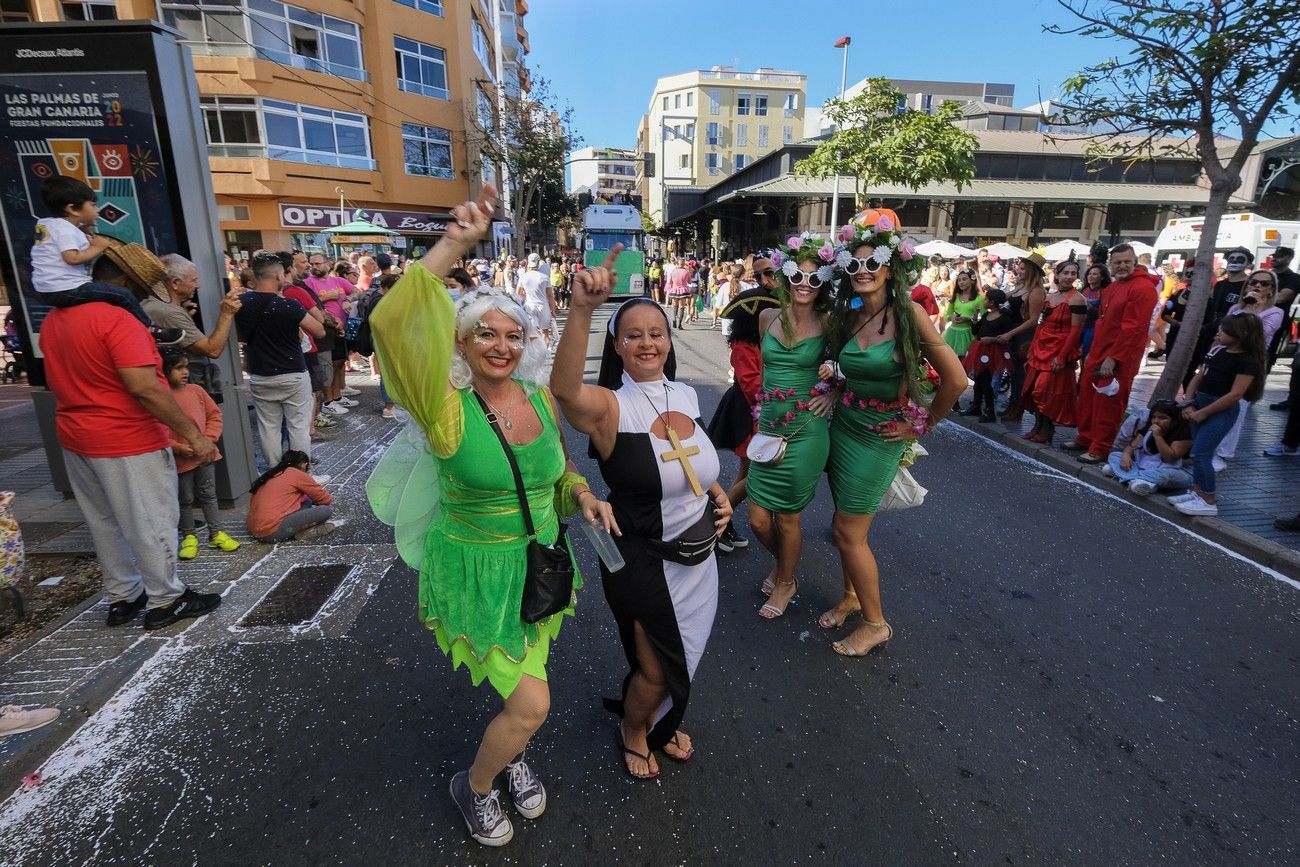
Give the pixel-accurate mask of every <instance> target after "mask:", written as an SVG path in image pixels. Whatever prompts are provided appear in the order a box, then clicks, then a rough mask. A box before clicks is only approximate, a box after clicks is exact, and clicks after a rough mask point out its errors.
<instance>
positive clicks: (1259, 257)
mask: <svg viewBox="0 0 1300 867" xmlns="http://www.w3.org/2000/svg"><path fill="white" fill-rule="evenodd" d="M1204 225H1205V218H1204V217H1181V218H1179V219H1175V220H1170V221H1169V224H1168V225H1167V226H1165V227H1164V228H1163V229H1161V230H1160V236H1159V237H1158V238H1156V252H1155V255H1154V256H1152V262H1154V263H1155V265H1156V266H1157V267H1160V266H1163V265H1172V266H1173V267H1174V270H1175V271H1177V272H1180V273H1181V272H1182V270H1183V265H1184V264H1186V262H1187V260H1188V259H1192V258H1195V256H1196V248H1197V247H1198V246H1199V245H1200V243H1201V229H1202V227H1203V226H1204ZM1298 237H1300V222H1296V221H1286V220H1270V219H1268V218H1267V217H1261V216H1259V215H1258V214H1224V215H1223V221H1222V222H1221V223H1219V236H1218V237H1217V238H1215V239H1214V267H1215V268H1222V267H1223V257H1224V254H1226V253H1227V251H1229V250H1232V249H1235V248H1237V247H1245V248H1246V249H1247V250H1249V251H1250V252H1251V253H1253V254H1254V255H1255V267H1256V268H1267V267H1269V265H1270V260H1271V259H1272V256H1273V251H1274V250H1276V249H1277V248H1278V247H1290V248H1292V249H1295V246H1296V240H1297V238H1298Z"/></svg>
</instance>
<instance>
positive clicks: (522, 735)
mask: <svg viewBox="0 0 1300 867" xmlns="http://www.w3.org/2000/svg"><path fill="white" fill-rule="evenodd" d="M495 198H496V191H495V190H493V189H492V188H491V187H486V188H485V190H484V197H483V199H481V200H480V201H478V202H467V203H465V204H464V205H461V206H460V207H458V208H456V209H455V211H454V212H453V216H454V218H455V219H454V221H452V222H451V223H450V225H449V227H448V232H447V234H446V235H445V236H444V237H443V239H442V240H440V241H439V242H438V244H437V245H436V246H435V247H434V248H433V250H431V251H430V252H429V254H428V255H427V256H425V257H424V259H423V260H422V261H421V262H419V263H416V264H414V265H412V266H411V267H410V268H409V269H408V270H407V272H406V274H405V275H404V276H403V277H402V279H401V280H399V281H398V283H397V285H396V286H394V287H393V288H392V289H390V290H389V292H388V294H387V295H385V296H384V300H383V302H382V303H381V304H379V305H377V306H376V307H375V309H374V311H373V312H372V313H371V314H370V323H371V330H372V332H373V334H374V339H375V346H376V349H377V352H378V355H379V361H380V366H381V367H382V369H383V371H384V384H385V387H386V388H387V390H388V392H389V393H390V394H392V396H393V397H394V399H395V400H396V401H397V403H399V404H400V405H401V406H402V407H404V408H405V409H406V410H407V411H408V412H410V414H411V416H412V419H413V425H412V426H410V427H408V429H407V431H406V432H405V433H404V434H403V435H402V436H400V437H399V438H398V440H397V442H395V443H394V445H393V446H392V447H390V449H389V451H388V452H387V453H386V454H385V456H384V458H383V460H382V461H381V462H380V464H379V465H378V466H377V467H376V468H375V471H374V473H373V474H372V476H371V478H370V480H369V482H368V483H367V486H366V487H367V493H368V494H369V496H370V501H371V505H372V507H373V508H374V510H375V514H376V515H377V516H378V517H379V518H380V519H381V520H383V521H384V522H385V523H390V524H392V525H394V527H395V528H396V536H397V543H398V548H399V550H400V552H401V554H402V557H403V559H405V560H406V562H407V563H408V564H410V565H412V566H413V567H416V568H418V569H419V570H420V583H419V616H420V619H421V621H423V623H424V624H425V626H427V627H428V628H429V629H430V630H432V631H433V633H434V636H435V637H436V638H437V641H438V646H439V647H440V648H441V649H442V651H443V652H444V653H446V654H447V655H448V656H450V657H451V659H452V663H453V666H455V667H458V666H460V665H462V664H463V665H464V666H465V667H466V668H468V669H469V673H470V676H471V678H472V679H473V681H474V683H475V684H476V685H477V684H479V683H481V682H482V681H483V679H484V678H486V679H487V680H489V681H490V682H491V684H492V686H493V688H494V689H496V691H497V692H498V693H500V694H501V697H502V698H503V699H504V700H505V703H504V707H503V708H502V710H501V712H500V713H499V714H498V715H497V716H496V717H495V718H494V719H493V720H492V721H491V722H490V723H489V724H488V727H487V730H486V732H485V733H484V735H483V740H482V742H481V743H480V745H479V749H478V754H477V756H476V757H475V759H474V763H473V765H472V766H471V767H470V769H469V770H468V771H461V772H460V773H458V774H456V775H455V776H454V777H453V778H452V781H451V794H452V798H453V799H454V800H455V801H456V804H457V806H458V807H459V808H460V810H461V813H462V815H463V816H464V818H465V822H466V824H467V825H468V826H469V829H470V834H471V836H472V837H473V838H474V839H475V840H476V841H478V842H479V843H482V844H484V845H487V846H502V845H504V844H506V843H508V842H509V841H510V839H511V838H512V836H513V834H514V831H513V828H512V826H511V824H510V820H509V819H508V818H507V817H506V816H505V813H504V811H503V810H502V808H501V804H500V800H499V794H498V791H497V789H496V785H495V781H496V777H497V775H498V774H500V773H501V771H502V770H505V771H506V776H507V784H508V790H509V793H510V797H511V800H512V801H513V803H514V806H515V810H516V811H517V812H518V813H519V814H520V815H523V816H524V817H526V818H530V819H532V818H536V817H537V816H540V815H541V814H542V811H543V810H545V808H546V790H545V788H544V787H543V786H542V784H541V782H540V781H539V780H538V779H537V776H536V775H535V774H534V773H533V771H532V769H531V768H530V767H529V766H528V765H527V764H526V763H525V762H524V748H525V746H527V744H528V741H529V738H531V737H532V735H533V734H534V733H535V732H536V731H537V730H538V729H539V728H540V727H541V725H542V723H543V722H544V721H545V719H546V715H547V713H548V711H549V709H550V691H549V688H548V686H547V682H546V681H547V677H546V660H547V655H548V653H549V651H550V644H551V641H552V640H554V639H555V637H556V636H557V635H558V634H559V632H560V626H561V622H562V620H563V618H564V616H565V615H569V616H572V615H573V607H572V605H570V607H569V608H568V609H566V610H565V611H563V612H561V613H559V614H555V615H552V616H551V617H548V618H545V619H543V620H541V621H539V622H537V623H535V624H534V623H526V622H525V621H524V620H523V619H522V617H521V616H520V605H521V601H522V596H523V587H524V579H525V574H526V571H527V561H526V549H527V545H528V539H527V536H526V531H525V529H524V521H523V514H522V511H521V509H520V506H519V499H518V493H517V488H516V485H515V481H514V474H513V472H512V470H511V468H510V462H509V461H508V460H507V459H506V456H505V452H504V451H503V450H502V444H501V442H500V440H499V439H498V438H497V436H496V434H495V433H494V432H493V430H492V427H491V425H490V423H489V420H488V416H489V412H490V413H491V415H492V416H493V417H495V419H496V421H497V423H498V424H499V425H500V427H501V429H502V433H503V434H504V435H505V438H506V440H507V441H508V443H509V446H510V448H511V449H512V450H513V452H514V455H515V457H516V461H517V463H518V465H519V467H520V471H521V474H522V477H523V487H524V490H525V492H526V496H527V499H528V505H529V511H530V512H531V514H532V518H533V523H534V525H535V528H536V532H537V540H538V541H539V542H541V543H542V544H548V545H549V544H552V543H554V542H555V541H556V540H557V538H558V536H559V529H560V525H559V520H560V516H561V515H567V514H571V513H574V512H578V511H581V512H582V513H583V517H584V518H586V519H587V520H590V521H596V522H599V523H600V524H601V525H602V526H604V527H606V528H607V529H612V530H614V531H617V527H616V526H615V525H614V523H613V517H612V512H611V511H610V508H609V505H608V504H607V503H604V502H601V501H599V500H598V499H597V498H596V497H595V496H594V495H593V494H592V493H591V490H590V488H589V487H588V485H587V481H586V479H584V478H583V477H582V476H581V475H579V474H578V473H577V471H576V470H575V468H574V466H573V464H572V463H571V462H570V461H569V460H568V458H567V453H566V450H565V446H564V438H563V434H562V432H561V429H560V426H559V423H558V421H557V418H558V416H557V414H556V411H555V406H554V403H553V402H552V400H551V396H550V392H549V391H548V390H547V389H546V388H545V387H544V386H542V385H541V384H540V383H539V379H540V377H541V376H542V375H543V374H544V371H545V356H546V350H545V347H544V344H543V343H542V341H541V340H540V339H539V335H537V334H536V328H535V327H534V326H533V325H532V320H531V318H530V317H529V316H528V314H527V312H526V311H525V310H524V308H523V307H522V306H520V304H519V303H518V301H516V300H515V299H514V298H513V297H512V296H511V295H509V294H508V293H506V292H503V291H501V290H496V289H490V288H488V289H484V290H481V291H479V292H474V293H467V294H466V295H465V296H463V297H462V298H461V300H460V301H459V303H458V304H456V305H454V306H453V303H452V300H451V296H450V295H449V294H448V292H447V290H446V287H445V286H444V285H443V283H442V280H441V278H440V276H439V275H442V274H445V273H447V271H448V270H449V269H450V268H451V267H452V265H453V263H454V262H455V260H456V259H457V258H458V257H460V256H462V255H464V254H465V253H466V252H468V251H469V250H471V249H472V248H473V246H474V244H476V243H477V242H478V241H479V240H481V239H483V238H484V237H486V236H487V235H488V233H489V231H490V229H491V215H492V208H493V206H494V204H495ZM480 400H481V401H483V404H486V406H487V407H488V408H489V410H488V411H487V412H485V411H484V409H483V404H480ZM575 574H576V573H575ZM574 584H575V587H574V590H575V592H576V590H577V589H578V587H579V586H580V585H581V579H580V578H578V577H575V581H574Z"/></svg>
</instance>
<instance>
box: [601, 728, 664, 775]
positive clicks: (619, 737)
mask: <svg viewBox="0 0 1300 867" xmlns="http://www.w3.org/2000/svg"><path fill="white" fill-rule="evenodd" d="M614 740H615V741H616V742H617V743H618V748H619V749H620V750H622V751H623V752H625V753H627V754H628V755H629V756H635V757H636V758H638V759H641V760H642V761H644V762H645V763H646V767H649V766H650V754H649V753H638V752H637V751H636V750H634V749H632V748H631V747H629V746H628V745H627V744H626V743H624V742H623V723H622V722H620V723H619V724H618V727H617V728H615V729H614ZM665 755H666V754H665ZM623 769H624V770H626V771H627V775H628V776H629V777H631V778H632V779H634V780H653V779H654V778H655V777H657V776H659V772H658V771H653V772H652V773H649V774H646V775H644V776H642V775H641V774H634V773H632V769H631V768H629V767H628V766H627V762H623Z"/></svg>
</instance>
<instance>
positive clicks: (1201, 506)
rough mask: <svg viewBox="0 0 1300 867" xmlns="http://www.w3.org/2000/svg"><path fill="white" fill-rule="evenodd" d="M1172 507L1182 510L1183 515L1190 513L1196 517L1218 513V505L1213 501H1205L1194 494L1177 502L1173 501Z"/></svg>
mask: <svg viewBox="0 0 1300 867" xmlns="http://www.w3.org/2000/svg"><path fill="white" fill-rule="evenodd" d="M1174 508H1175V509H1177V510H1178V511H1180V512H1182V513H1183V514H1184V515H1192V516H1196V517H1201V516H1213V515H1217V514H1219V507H1218V506H1216V505H1214V504H1213V503H1207V502H1205V501H1204V500H1202V499H1201V498H1200V497H1198V496H1195V495H1193V496H1192V497H1190V498H1188V499H1186V500H1179V501H1178V502H1177V503H1174Z"/></svg>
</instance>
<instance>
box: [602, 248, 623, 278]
mask: <svg viewBox="0 0 1300 867" xmlns="http://www.w3.org/2000/svg"><path fill="white" fill-rule="evenodd" d="M622 252H623V245H622V244H615V245H614V248H613V249H612V250H610V251H609V255H608V256H606V257H605V264H603V265H601V266H600V267H602V268H608V269H609V270H611V271H613V270H614V263H615V262H617V261H618V254H619V253H622Z"/></svg>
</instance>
